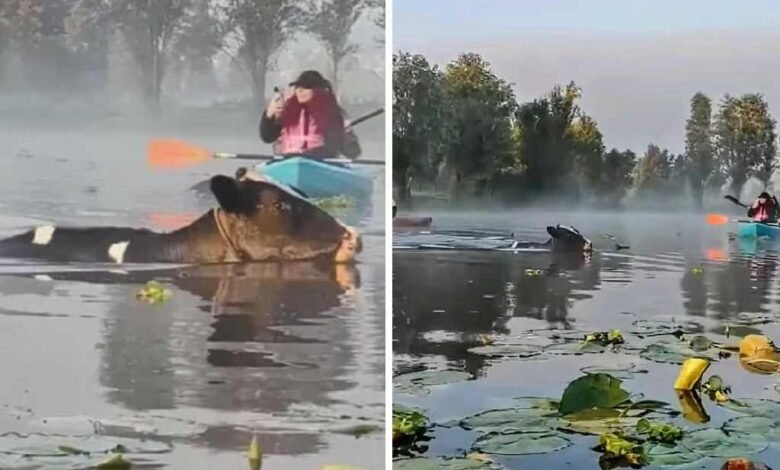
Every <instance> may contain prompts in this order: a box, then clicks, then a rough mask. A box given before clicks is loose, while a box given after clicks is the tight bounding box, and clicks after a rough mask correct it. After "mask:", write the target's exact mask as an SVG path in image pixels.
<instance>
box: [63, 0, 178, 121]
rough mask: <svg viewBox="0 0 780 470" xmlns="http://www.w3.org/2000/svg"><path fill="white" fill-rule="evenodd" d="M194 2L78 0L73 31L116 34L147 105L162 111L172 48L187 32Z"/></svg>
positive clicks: (173, 0)
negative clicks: (164, 84) (180, 36)
mask: <svg viewBox="0 0 780 470" xmlns="http://www.w3.org/2000/svg"><path fill="white" fill-rule="evenodd" d="M191 7H192V0H168V1H157V0H78V2H77V4H76V6H75V7H74V8H75V9H76V10H78V12H79V14H77V15H75V16H74V18H73V21H71V22H70V25H69V26H70V29H71V31H74V32H76V33H77V34H79V33H84V34H87V35H89V34H96V32H99V31H101V30H104V31H105V30H106V29H108V31H117V32H119V33H120V34H121V35H122V37H123V38H124V40H125V43H126V44H127V47H128V49H129V52H130V55H131V56H132V58H133V60H134V62H135V65H136V66H137V70H138V73H139V75H138V77H139V80H140V84H141V91H142V93H143V96H144V99H145V102H146V105H147V106H148V108H149V109H151V110H157V109H159V105H160V99H161V97H162V83H163V79H164V77H165V72H166V70H167V65H168V61H169V59H170V55H171V53H172V49H173V45H174V44H175V43H176V40H177V37H178V35H180V34H181V33H182V31H184V28H185V26H186V24H187V23H186V22H187V18H188V14H189V13H190V11H191Z"/></svg>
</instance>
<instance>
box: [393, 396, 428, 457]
mask: <svg viewBox="0 0 780 470" xmlns="http://www.w3.org/2000/svg"><path fill="white" fill-rule="evenodd" d="M428 426H429V423H428V418H426V417H425V415H423V414H422V413H420V412H419V411H417V410H412V409H408V408H405V407H402V406H399V405H393V455H398V454H400V455H413V454H414V453H418V452H423V451H424V450H425V449H424V448H421V447H420V445H419V442H420V441H423V440H425V433H426V432H427V430H428Z"/></svg>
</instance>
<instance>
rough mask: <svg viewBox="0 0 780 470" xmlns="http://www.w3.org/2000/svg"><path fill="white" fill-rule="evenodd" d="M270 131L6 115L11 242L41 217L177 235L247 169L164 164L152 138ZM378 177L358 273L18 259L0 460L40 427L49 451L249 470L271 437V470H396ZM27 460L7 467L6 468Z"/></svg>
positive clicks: (3, 314)
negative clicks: (92, 442)
mask: <svg viewBox="0 0 780 470" xmlns="http://www.w3.org/2000/svg"><path fill="white" fill-rule="evenodd" d="M255 124H256V123H254V122H248V123H247V124H246V126H245V127H242V128H238V129H232V132H228V131H227V130H225V129H219V128H217V129H213V128H211V129H209V128H208V126H203V128H202V129H199V130H196V131H191V132H189V133H182V132H180V131H177V125H176V123H173V124H169V125H168V126H167V127H166V128H162V129H160V130H159V131H158V132H152V131H146V132H143V131H140V132H130V131H128V130H126V129H125V130H122V128H123V127H127V126H130V127H132V128H139V127H140V128H144V127H146V128H147V129H152V128H154V126H153V124H151V123H143V122H138V121H136V122H132V123H126V122H115V121H112V120H111V119H106V121H105V122H94V121H93V122H89V121H84V122H73V123H68V124H67V125H63V124H57V125H54V124H44V125H42V126H38V127H34V128H33V127H32V126H30V125H29V123H17V122H8V121H6V122H4V123H3V125H2V127H0V148H2V149H3V150H2V155H1V156H2V158H0V175H1V176H0V178H1V180H2V184H0V232H2V233H1V234H2V235H3V236H5V235H7V234H11V233H16V232H18V231H20V230H23V229H27V228H29V226H31V225H33V224H38V223H42V222H49V223H55V224H58V225H126V226H134V227H142V226H144V227H151V228H156V229H159V230H166V229H172V228H174V226H175V225H176V224H178V223H180V222H179V220H180V219H181V217H182V216H183V217H184V218H185V219H186V218H187V217H189V216H191V215H192V214H200V213H203V212H205V211H206V210H208V209H209V208H210V207H211V205H212V203H213V201H212V200H211V199H210V198H199V197H197V196H196V195H195V194H194V193H193V192H191V191H187V188H189V187H191V186H192V185H193V184H195V183H197V182H199V181H202V180H203V179H204V178H208V177H210V176H212V175H213V174H215V173H217V172H221V173H225V174H233V173H234V172H235V169H236V168H237V166H238V165H239V163H236V162H211V163H207V164H203V165H200V166H197V167H193V168H189V169H184V170H177V171H155V170H150V169H149V168H148V167H147V166H146V160H145V145H146V142H147V140H146V139H147V137H149V136H155V137H178V138H184V139H188V140H190V141H192V142H194V143H196V144H198V145H203V146H206V147H210V148H212V149H215V150H222V151H238V152H241V151H255V152H258V151H266V150H267V149H266V148H265V146H264V145H259V144H258V141H256V140H254V135H255V133H256V130H255V127H254V126H255ZM379 126H381V123H380V124H379ZM217 127H219V126H217ZM221 127H227V128H229V127H230V124H225V125H223V126H221ZM238 136H241V137H238ZM364 145H365V147H366V148H367V157H370V158H382V157H383V155H382V154H377V153H376V152H377V150H379V149H381V148H382V145H381V142H368V143H364ZM375 181H376V183H375V196H374V198H373V209H372V211H371V212H370V213H369V214H367V215H366V216H365V218H364V219H363V220H362V221H361V224H360V227H359V228H360V230H361V232H362V233H363V234H364V244H365V247H364V252H363V253H362V254H361V256H360V261H359V264H358V265H357V266H356V267H355V268H354V269H349V268H343V269H339V270H338V271H336V270H333V269H328V270H321V269H318V268H316V267H314V266H310V265H307V264H297V265H286V266H285V265H257V264H256V265H244V266H240V265H235V266H211V267H208V268H206V267H200V268H197V267H178V266H153V267H140V266H128V267H125V270H124V271H107V270H106V268H105V267H103V266H73V265H71V266H62V265H59V266H57V265H53V266H40V265H38V266H35V265H29V264H23V263H19V262H14V261H13V260H3V261H2V263H3V264H2V265H0V351H1V352H2V354H0V371H2V375H3V378H2V383H3V387H0V452H2V451H3V450H7V448H11V447H14V446H19V445H25V444H27V441H23V440H20V439H18V438H15V437H14V434H13V433H24V434H26V433H30V432H36V433H42V435H43V436H42V437H40V436H39V439H38V441H39V442H43V444H44V445H49V446H51V445H52V443H53V445H55V446H56V445H58V443H60V441H58V440H57V439H61V438H55V437H54V436H55V435H66V436H69V435H80V436H81V435H91V434H95V433H98V434H101V435H104V436H109V437H108V438H107V439H108V440H109V441H110V440H111V439H112V438H114V437H127V438H133V439H140V438H145V439H147V440H148V439H151V441H147V444H148V443H149V442H151V444H152V445H158V446H160V445H161V446H163V451H162V452H161V453H155V454H145V455H139V456H138V457H137V458H136V459H135V461H136V462H152V463H159V464H163V465H164V466H165V468H192V469H194V468H202V469H213V468H221V469H230V468H234V469H239V468H247V460H246V452H247V448H248V447H249V443H250V440H251V437H252V435H253V434H255V435H257V437H258V440H259V442H260V445H261V448H262V450H263V453H264V462H263V468H274V469H303V468H311V469H314V468H319V467H320V466H323V465H326V464H345V465H356V466H361V467H363V468H366V469H376V468H383V456H384V454H383V448H384V445H383V442H384V435H383V432H382V431H378V429H381V427H382V426H383V419H384V404H383V402H384V320H383V316H384V309H385V307H384V305H385V303H384V302H385V301H384V255H383V253H384V235H383V229H384V222H383V221H384V203H383V194H384V185H383V181H384V176H383V173H381V172H379V173H377V178H376V180H375ZM150 279H156V280H158V281H160V282H163V283H164V284H165V285H166V287H167V288H168V289H170V290H171V292H172V297H171V299H170V300H169V301H168V302H167V303H164V304H160V305H148V304H145V303H142V302H139V301H137V300H136V299H135V292H136V290H137V289H138V288H139V287H141V286H143V284H144V283H146V281H148V280H150ZM129 442H136V441H129ZM4 447H5V448H4ZM39 447H40V446H39ZM0 455H2V454H0ZM3 458H7V461H5V460H3ZM130 460H131V461H133V460H134V458H133V457H130ZM66 461H67V462H72V461H76V462H78V458H76V457H68V458H59V459H57V458H54V459H52V460H51V462H50V463H49V464H46V465H44V466H43V467H41V468H54V466H53V465H55V464H62V465H66V464H65V463H63V462H66ZM18 463H19V461H18V459H14V458H12V456H5V457H0V467H1V468H15V467H13V465H16V464H18ZM67 465H69V464H67ZM25 468H28V467H25ZM57 468H60V467H57ZM61 468H75V467H70V466H64V467H61Z"/></svg>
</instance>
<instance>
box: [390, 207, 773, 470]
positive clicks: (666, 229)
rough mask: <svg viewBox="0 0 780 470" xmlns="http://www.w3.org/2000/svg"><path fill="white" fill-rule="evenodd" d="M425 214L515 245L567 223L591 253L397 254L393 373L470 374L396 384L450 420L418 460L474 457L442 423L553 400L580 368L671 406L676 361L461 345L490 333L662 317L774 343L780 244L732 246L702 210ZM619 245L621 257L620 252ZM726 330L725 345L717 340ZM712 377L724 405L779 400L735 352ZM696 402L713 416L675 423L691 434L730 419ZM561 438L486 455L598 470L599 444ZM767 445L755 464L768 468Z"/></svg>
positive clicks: (414, 401) (461, 437)
mask: <svg viewBox="0 0 780 470" xmlns="http://www.w3.org/2000/svg"><path fill="white" fill-rule="evenodd" d="M425 215H432V216H433V217H434V223H435V227H434V228H442V229H459V230H465V229H475V230H476V229H489V230H491V231H495V232H505V233H506V232H510V233H511V232H514V235H515V238H517V239H521V240H534V241H545V240H546V238H547V237H546V233H545V232H544V227H545V226H546V225H553V224H556V223H561V224H571V225H574V226H575V227H577V228H578V229H579V230H580V231H582V232H583V233H584V234H586V236H588V237H589V238H590V239H591V240H593V242H594V245H595V248H596V250H597V251H596V253H595V254H594V256H593V257H592V258H591V259H589V260H586V259H583V258H582V257H567V256H552V255H551V254H549V253H538V252H536V253H523V252H520V253H511V252H479V251H470V252H466V251H457V252H452V251H446V250H413V249H396V250H394V253H393V271H394V273H393V291H394V292H393V311H394V313H393V350H394V375H398V374H403V373H407V372H412V371H419V370H421V369H427V370H451V371H464V372H467V373H468V374H470V375H471V376H472V379H470V380H462V379H461V380H456V381H454V382H453V383H448V384H444V385H433V386H428V387H426V388H427V389H428V390H427V391H422V392H421V391H413V392H409V391H405V390H399V388H398V387H397V388H396V389H395V390H394V403H397V404H401V405H405V406H411V407H416V408H420V409H422V410H424V411H425V413H426V415H427V416H428V417H429V418H430V419H431V421H432V422H433V423H437V424H445V425H446V426H447V427H442V426H436V427H435V428H434V430H433V433H432V435H433V439H432V440H431V441H430V442H428V443H427V444H428V445H429V449H428V451H427V452H426V454H425V455H427V456H431V457H436V456H441V457H445V456H446V457H452V456H463V455H464V454H467V453H469V452H471V451H472V445H473V444H474V443H475V440H476V439H477V437H478V434H477V433H475V432H473V431H467V430H465V429H462V428H461V427H458V426H457V425H455V426H450V425H449V424H447V423H448V422H452V421H453V420H456V421H457V420H460V419H463V418H465V417H468V416H471V415H474V414H477V413H480V412H484V411H487V410H492V409H501V408H511V407H513V406H516V405H517V400H516V399H517V398H518V397H547V398H552V399H555V400H559V399H560V398H561V395H562V393H563V390H564V389H565V388H566V385H567V384H568V383H569V382H571V381H572V380H574V379H576V378H578V377H580V376H582V375H583V372H581V369H583V368H586V367H593V368H599V367H618V368H621V369H626V368H629V367H630V366H634V370H644V371H645V372H641V373H635V374H628V376H627V377H626V378H625V380H624V382H623V384H622V386H623V387H624V388H625V389H626V390H628V391H629V392H631V393H642V394H643V395H644V397H645V398H648V399H654V400H662V401H666V402H668V403H670V404H671V405H672V408H673V409H675V410H679V409H680V407H679V404H678V401H677V397H676V396H675V393H674V391H673V383H674V380H675V378H676V377H677V373H678V370H679V366H678V365H675V364H668V363H658V362H654V361H651V360H647V359H645V358H642V357H639V356H638V354H636V353H630V352H621V353H614V352H609V351H608V352H603V353H597V354H581V355H574V354H565V353H560V352H559V353H557V354H541V355H539V356H535V357H532V358H522V359H521V358H511V357H499V358H495V357H488V356H484V355H479V354H474V353H471V352H469V351H468V349H469V348H472V347H475V346H480V345H482V344H484V343H485V339H486V338H488V339H493V340H496V341H504V342H509V343H511V342H513V341H514V342H516V343H517V342H519V343H527V344H534V343H535V342H538V341H539V339H540V335H541V336H543V335H544V332H539V331H536V332H535V333H531V332H529V331H530V330H549V329H561V330H584V331H602V330H608V329H612V328H619V329H621V331H623V332H631V331H632V330H636V329H637V325H640V324H643V321H646V320H652V321H655V320H658V321H660V322H661V324H663V323H666V324H671V323H672V322H675V323H677V324H679V323H681V322H692V325H694V326H693V329H694V330H695V331H697V332H698V333H699V334H703V335H706V336H707V337H709V338H710V339H712V340H714V341H717V342H723V343H734V344H735V343H736V342H737V341H738V340H739V336H743V335H745V334H748V333H757V332H760V333H762V334H765V335H767V336H768V337H769V338H771V339H774V340H775V341H777V340H778V339H780V326H779V325H780V323H779V321H780V315H778V314H777V312H778V308H777V304H778V302H780V289H779V288H778V287H779V285H778V276H777V273H778V256H779V255H780V252H779V251H777V250H780V245H775V246H772V245H771V244H767V243H761V244H756V243H751V242H747V243H745V242H738V241H729V236H728V232H729V231H735V228H734V227H728V226H724V227H709V226H707V225H706V223H705V221H704V216H701V215H699V216H694V215H679V214H678V215H665V214H622V215H614V214H606V213H595V214H566V213H546V214H543V213H540V212H508V213H506V212H505V213H501V214H474V213H470V214H458V215H453V214H447V213H441V214H440V213H433V214H425ZM602 235H604V236H602ZM607 235H610V236H614V239H613V238H611V237H608V236H607ZM414 237H415V235H413V234H411V233H404V232H401V231H396V234H395V235H394V244H398V245H401V244H408V243H412V242H413V241H414V240H415V238H414ZM616 243H620V244H621V245H629V246H630V249H628V250H617V249H616V247H615V244H616ZM697 268H701V271H699V269H697ZM529 269H530V270H532V271H527V270H529ZM536 270H542V271H541V273H539V272H538V271H536ZM529 273H536V274H533V275H529ZM645 324H647V323H645ZM727 324H728V325H729V327H730V335H731V337H730V339H729V338H726V337H725V336H724V333H725V326H726V325H727ZM710 374H718V375H720V376H721V377H722V378H723V379H724V381H725V383H726V384H729V385H731V387H732V394H731V396H732V397H734V398H766V399H771V400H779V399H780V393H779V392H778V391H777V390H776V386H777V385H778V383H779V382H780V381H778V376H777V375H758V374H753V373H749V372H747V371H746V370H745V369H744V368H742V367H741V365H740V364H739V362H738V361H737V359H736V358H735V357H732V358H730V359H724V360H721V361H718V362H715V363H713V364H712V366H711V367H710V369H709V370H708V372H707V374H706V375H705V377H707V376H709V375H710ZM396 380H397V379H396ZM703 405H704V408H705V411H706V413H707V414H709V416H710V418H711V421H710V422H709V423H707V424H706V425H702V424H694V423H691V422H687V421H684V420H681V419H678V420H677V421H675V422H676V423H677V424H680V425H682V426H683V427H684V428H685V429H689V430H694V429H700V428H702V427H705V426H707V427H718V426H720V425H721V424H722V423H723V422H724V421H725V420H727V419H729V418H732V417H734V416H737V415H736V414H735V413H733V412H731V411H729V410H726V409H723V408H720V407H717V406H716V405H715V403H713V402H711V401H709V400H708V399H704V403H703ZM567 437H568V438H569V439H570V440H571V441H572V442H573V445H571V446H570V447H567V448H565V449H563V450H560V451H557V452H553V453H547V454H541V455H524V456H506V455H491V458H492V459H493V460H494V461H495V462H497V463H500V464H502V465H503V468H509V469H528V468H545V469H548V470H556V469H580V468H582V469H591V468H592V469H597V468H599V464H598V459H599V454H598V453H596V452H594V451H591V450H590V447H593V446H595V445H596V444H597V443H598V438H597V437H594V436H580V435H568V436H567ZM769 440H770V441H771V440H772V438H771V437H769ZM770 444H771V442H770ZM777 444H780V443H778V442H774V445H770V446H769V447H768V449H767V450H765V451H763V452H762V453H760V454H758V455H756V456H755V459H756V460H758V461H763V462H764V463H766V464H770V465H777V462H780V450H779V449H780V447H778V446H777ZM725 460H726V459H713V460H709V461H700V462H697V464H695V465H693V466H690V467H685V468H695V469H719V468H720V465H722V464H723V462H724V461H725ZM648 468H652V467H648ZM676 468H683V467H676Z"/></svg>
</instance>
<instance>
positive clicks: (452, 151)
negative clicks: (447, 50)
mask: <svg viewBox="0 0 780 470" xmlns="http://www.w3.org/2000/svg"><path fill="white" fill-rule="evenodd" d="M442 83H443V86H444V91H445V96H446V104H447V109H448V111H449V115H450V116H451V119H449V120H448V122H449V124H450V126H449V132H451V133H452V134H451V135H453V136H457V138H455V139H450V140H449V142H448V143H449V145H448V147H447V150H446V165H447V172H448V175H449V177H450V182H451V186H450V196H451V199H452V200H457V199H458V198H460V197H461V196H463V195H464V193H465V192H466V187H465V186H466V185H468V184H474V185H485V184H487V183H488V182H489V181H490V180H491V179H492V177H493V175H494V172H495V171H496V169H497V165H496V163H497V162H501V161H507V160H509V159H511V154H512V150H513V145H512V126H511V120H512V115H513V113H514V112H515V110H516V108H517V104H516V102H515V97H514V93H513V91H512V88H511V86H510V85H509V84H508V83H507V82H505V81H504V80H502V79H500V78H498V77H497V76H496V75H494V74H493V72H492V71H491V70H490V64H488V63H487V62H486V61H485V60H483V59H482V57H480V56H479V55H478V54H462V55H460V56H459V57H458V59H457V60H455V61H453V62H451V63H449V64H448V65H447V67H446V69H445V72H444V76H443V77H442ZM475 187H476V186H475Z"/></svg>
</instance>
